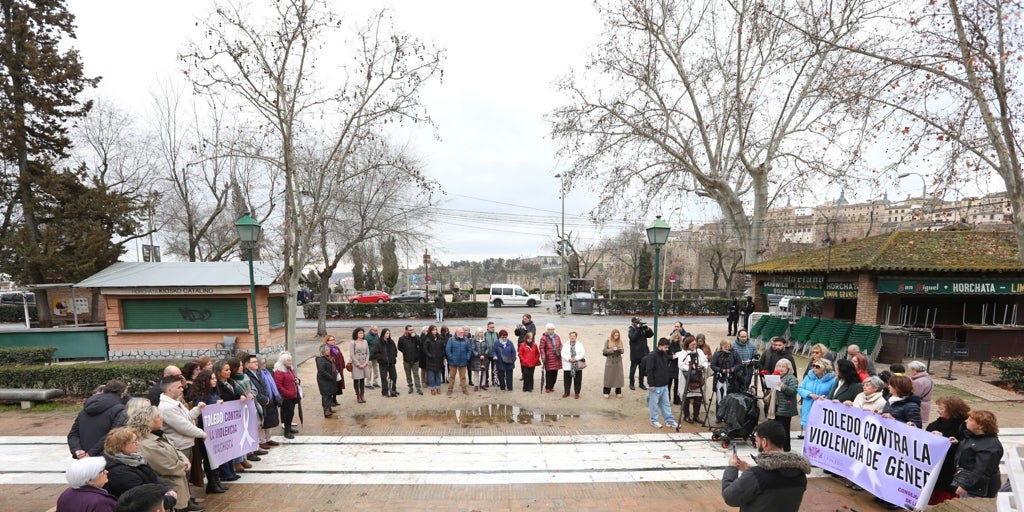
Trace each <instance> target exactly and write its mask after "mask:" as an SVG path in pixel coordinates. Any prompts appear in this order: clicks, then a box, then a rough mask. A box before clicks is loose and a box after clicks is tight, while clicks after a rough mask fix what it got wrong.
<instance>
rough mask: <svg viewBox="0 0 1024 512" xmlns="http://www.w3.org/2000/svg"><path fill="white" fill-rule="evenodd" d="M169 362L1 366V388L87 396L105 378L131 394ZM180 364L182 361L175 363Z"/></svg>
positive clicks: (142, 388) (140, 391)
mask: <svg viewBox="0 0 1024 512" xmlns="http://www.w3.org/2000/svg"><path fill="white" fill-rule="evenodd" d="M167 364H168V363H144V364H134V363H102V364H70V365H47V366H0V387H3V388H32V389H48V388H56V389H60V390H63V391H64V393H65V394H66V395H69V396H88V395H90V394H92V392H93V390H94V389H96V388H97V387H98V386H100V385H102V384H106V382H107V381H108V380H111V379H117V380H120V381H123V382H124V383H125V384H127V385H128V392H129V393H131V394H136V395H139V394H145V393H146V392H147V391H149V388H150V386H152V384H153V382H155V381H156V380H157V379H158V378H160V376H161V375H162V374H163V371H164V368H165V367H167ZM178 364H179V366H180V365H181V364H182V363H180V362H179V363H178Z"/></svg>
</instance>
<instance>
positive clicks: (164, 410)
mask: <svg viewBox="0 0 1024 512" xmlns="http://www.w3.org/2000/svg"><path fill="white" fill-rule="evenodd" d="M159 409H160V417H161V418H163V420H164V437H166V438H167V440H168V441H170V442H171V444H172V445H174V447H175V448H177V449H179V450H188V449H189V448H192V447H193V446H195V444H196V439H206V432H204V431H203V429H201V428H199V427H197V426H196V418H198V417H199V414H200V413H201V412H202V410H201V409H199V408H198V407H195V408H193V409H192V410H191V411H190V410H188V409H186V408H185V406H184V405H183V404H182V403H181V401H180V400H175V399H173V398H171V397H169V396H167V395H165V394H163V393H161V394H160V405H159Z"/></svg>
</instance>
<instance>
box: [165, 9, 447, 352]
mask: <svg viewBox="0 0 1024 512" xmlns="http://www.w3.org/2000/svg"><path fill="white" fill-rule="evenodd" d="M269 4H270V5H269V7H268V8H267V9H266V10H269V16H268V17H267V19H263V16H261V13H258V14H254V13H253V12H252V11H253V10H254V9H258V8H260V7H262V6H253V5H252V4H250V3H248V2H230V1H218V2H216V4H215V8H214V11H213V12H212V13H211V15H210V17H209V18H208V19H207V20H206V21H205V22H204V28H205V34H206V40H204V41H198V42H193V43H192V44H191V46H190V48H189V50H188V51H187V52H186V53H185V54H184V55H183V56H182V58H183V59H185V60H186V61H187V62H188V64H189V67H190V72H189V73H190V75H189V76H190V77H191V79H192V81H193V84H194V85H195V86H196V88H197V89H199V90H202V91H207V92H209V93H211V94H220V93H223V92H227V93H229V94H230V95H233V97H234V98H235V99H237V100H238V101H239V102H240V104H241V105H242V106H244V107H246V108H247V110H248V111H249V112H250V113H251V114H252V115H254V116H255V120H256V121H258V123H259V125H260V126H261V127H262V128H263V135H264V138H263V139H262V140H261V141H260V143H259V144H257V145H254V146H252V147H249V148H244V149H243V148H237V149H236V152H237V154H239V155H242V156H246V157H249V158H254V159H259V160H262V161H265V162H267V163H269V164H270V165H272V166H273V167H274V168H275V169H277V171H278V172H279V173H280V174H281V176H282V177H283V182H284V201H285V205H284V229H283V248H282V250H283V254H284V261H285V263H284V271H283V276H282V277H283V280H284V281H285V284H286V289H287V290H288V313H287V318H295V312H296V302H295V297H296V292H297V291H298V289H299V277H300V273H301V271H302V269H303V267H304V266H305V265H306V263H307V261H308V258H309V255H310V246H311V243H312V241H313V238H312V237H313V236H315V235H314V233H315V230H310V229H306V227H307V226H310V225H316V224H317V221H319V220H321V219H320V218H322V217H323V215H322V213H321V212H314V211H310V210H308V209H307V208H306V207H305V205H304V204H303V203H304V202H305V201H304V199H303V198H302V196H300V194H299V192H300V187H299V183H298V181H297V180H298V174H299V168H300V166H301V165H302V163H301V162H300V161H299V158H300V142H303V141H308V140H311V139H312V137H304V136H303V134H304V133H309V132H310V131H311V130H312V131H314V132H316V125H318V124H322V123H323V124H326V125H328V126H330V127H331V131H330V132H324V133H319V132H316V135H317V136H320V135H325V136H326V139H324V140H325V141H326V144H325V147H326V148H328V150H329V151H328V153H327V155H325V157H324V158H322V159H320V160H319V161H317V162H316V163H315V164H314V168H313V169H312V170H313V171H314V172H313V174H314V175H316V174H319V175H320V176H321V179H320V180H314V182H312V183H308V184H307V185H308V187H309V188H306V189H305V191H306V192H307V193H309V194H311V195H312V197H313V198H314V204H317V205H321V207H326V204H327V202H326V201H323V200H319V201H317V199H320V198H321V197H322V195H323V193H324V191H325V190H326V188H327V187H326V186H325V183H324V182H323V180H324V179H326V177H327V176H328V175H330V174H331V173H330V172H328V171H329V169H331V168H335V167H337V166H342V167H344V166H345V165H347V161H348V159H349V158H350V156H351V155H352V153H353V151H354V149H355V148H356V147H357V146H358V144H359V143H360V142H361V141H363V140H364V138H365V137H366V136H367V134H368V133H369V132H371V131H372V130H373V129H374V127H379V126H381V125H382V124H384V123H389V122H400V121H410V122H429V118H428V117H427V116H426V114H425V112H424V111H423V109H422V107H421V105H420V101H419V91H420V88H421V87H422V86H423V84H424V83H426V82H428V81H430V80H432V79H433V78H434V77H435V76H439V75H440V72H441V68H440V63H441V54H440V52H439V51H437V50H435V49H433V48H430V47H428V46H426V45H425V44H423V43H421V42H420V41H418V40H417V39H416V38H414V37H412V36H410V35H408V34H404V33H400V32H397V31H395V30H393V29H392V27H391V24H390V18H389V15H388V13H387V12H386V11H379V12H377V13H375V14H374V15H373V16H371V18H370V19H369V20H368V21H367V22H366V23H365V24H363V25H362V26H361V27H360V28H357V29H356V30H355V32H354V33H353V34H351V36H352V37H351V38H350V40H349V41H347V43H348V44H346V45H345V46H341V47H337V46H336V47H330V49H329V50H328V48H329V47H328V45H329V43H330V42H331V37H332V36H334V35H335V34H337V33H338V32H339V27H341V26H342V25H343V22H342V20H340V19H339V18H338V16H337V15H335V14H334V13H333V12H331V9H330V8H329V5H328V4H327V2H326V1H325V0H273V1H270V2H269ZM346 50H351V51H352V52H353V53H354V55H351V56H349V55H345V51H346ZM318 51H330V52H331V53H330V58H331V61H332V62H337V63H341V64H339V66H340V67H339V69H338V73H339V74H340V76H339V77H332V79H331V81H330V84H332V85H327V83H328V82H326V79H323V78H320V79H319V80H318V77H317V76H316V74H315V72H316V71H317V70H318V69H319V68H323V67H325V66H326V64H325V63H324V62H320V61H318ZM334 84H337V85H334ZM318 217H320V218H318ZM287 331H288V332H287V335H286V338H287V340H288V343H289V347H288V348H289V349H294V347H293V346H292V344H293V343H294V341H295V323H294V322H291V321H289V322H288V323H287Z"/></svg>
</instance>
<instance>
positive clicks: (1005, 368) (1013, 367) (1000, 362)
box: [992, 356, 1024, 389]
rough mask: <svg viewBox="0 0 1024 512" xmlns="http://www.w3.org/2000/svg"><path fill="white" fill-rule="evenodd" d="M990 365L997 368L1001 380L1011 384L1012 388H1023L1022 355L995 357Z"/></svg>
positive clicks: (1023, 364) (1023, 357)
mask: <svg viewBox="0 0 1024 512" xmlns="http://www.w3.org/2000/svg"><path fill="white" fill-rule="evenodd" d="M992 366H995V367H996V368H997V369H998V370H999V377H1000V379H1002V381H1003V382H1007V383H1010V384H1013V387H1014V388H1017V389H1021V388H1024V356H1014V357H997V358H995V359H993V360H992Z"/></svg>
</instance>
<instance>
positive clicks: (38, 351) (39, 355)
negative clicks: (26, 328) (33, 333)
mask: <svg viewBox="0 0 1024 512" xmlns="http://www.w3.org/2000/svg"><path fill="white" fill-rule="evenodd" d="M56 353H57V347H0V366H22V365H31V364H47V363H49V362H50V361H53V355H54V354H56Z"/></svg>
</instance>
